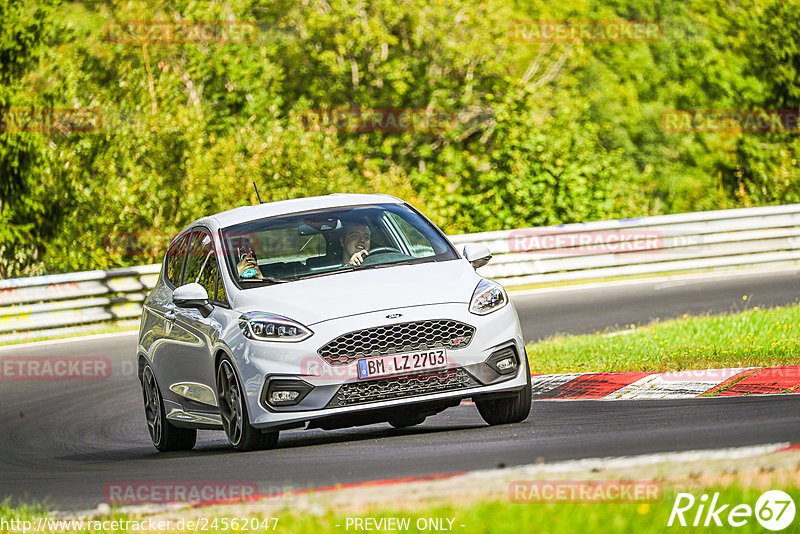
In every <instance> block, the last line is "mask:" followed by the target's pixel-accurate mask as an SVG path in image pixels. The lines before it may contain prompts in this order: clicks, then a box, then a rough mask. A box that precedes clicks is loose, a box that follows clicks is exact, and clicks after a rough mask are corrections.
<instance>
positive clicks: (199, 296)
mask: <svg viewBox="0 0 800 534" xmlns="http://www.w3.org/2000/svg"><path fill="white" fill-rule="evenodd" d="M172 302H174V303H175V305H176V306H179V307H181V308H197V309H198V310H199V311H200V313H201V314H203V317H208V315H209V314H210V313H211V311H212V310H213V309H214V307H213V306H212V305H211V303H210V302H209V299H208V292H207V291H206V288H204V287H203V286H201V285H200V284H198V283H196V282H193V283H191V284H186V285H182V286H181V287H179V288H176V289H175V291H173V292H172Z"/></svg>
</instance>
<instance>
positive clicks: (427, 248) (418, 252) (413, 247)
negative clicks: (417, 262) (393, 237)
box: [386, 213, 436, 258]
mask: <svg viewBox="0 0 800 534" xmlns="http://www.w3.org/2000/svg"><path fill="white" fill-rule="evenodd" d="M386 216H387V217H388V218H389V219H391V221H392V222H393V223H394V224H395V225H396V226H397V228H398V229H399V230H400V234H401V235H402V238H403V240H404V241H405V242H406V244H407V245H408V248H409V252H411V255H412V256H414V257H417V258H425V257H427V256H435V255H436V252H434V250H433V247H432V246H431V242H430V241H428V239H427V238H426V237H425V236H424V235H422V233H421V232H420V231H419V230H417V229H416V228H414V227H413V226H411V224H410V223H409V222H408V221H406V220H405V219H403V218H402V217H400V216H398V215H396V214H394V213H387V214H386Z"/></svg>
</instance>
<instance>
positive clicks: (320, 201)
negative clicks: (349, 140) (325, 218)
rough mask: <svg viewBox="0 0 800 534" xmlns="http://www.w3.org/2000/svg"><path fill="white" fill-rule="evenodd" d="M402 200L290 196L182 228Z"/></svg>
mask: <svg viewBox="0 0 800 534" xmlns="http://www.w3.org/2000/svg"><path fill="white" fill-rule="evenodd" d="M403 203H404V202H403V201H402V200H400V199H399V198H397V197H393V196H391V195H384V194H353V193H334V194H332V195H326V196H319V197H306V198H293V199H290V200H278V201H276V202H265V203H263V204H253V205H252V206H241V207H239V208H233V209H231V210H227V211H222V212H219V213H216V214H214V215H209V216H207V217H202V218H200V219H197V220H196V221H194V222H192V223H191V224H189V225H187V226H186V228H184V230H186V229H189V228H191V227H193V226H195V225H197V224H206V225H208V226H211V227H216V228H227V227H229V226H234V225H237V224H241V223H245V222H248V221H254V220H258V219H264V218H267V217H276V216H280V215H288V214H292V213H299V212H304V211H313V210H318V209H325V208H341V207H347V206H361V205H367V204H403Z"/></svg>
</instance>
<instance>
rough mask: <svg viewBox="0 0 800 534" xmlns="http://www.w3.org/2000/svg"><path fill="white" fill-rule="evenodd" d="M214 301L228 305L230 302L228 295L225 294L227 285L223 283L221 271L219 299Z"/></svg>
mask: <svg viewBox="0 0 800 534" xmlns="http://www.w3.org/2000/svg"><path fill="white" fill-rule="evenodd" d="M209 295H210V293H209ZM214 300H216V301H217V302H224V303H226V304H227V302H228V295H226V294H225V284H223V283H222V274H221V273H220V272H219V271H217V297H216V299H214Z"/></svg>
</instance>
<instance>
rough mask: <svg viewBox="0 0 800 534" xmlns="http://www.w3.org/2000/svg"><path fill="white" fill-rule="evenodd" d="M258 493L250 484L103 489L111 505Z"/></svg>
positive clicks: (194, 483)
mask: <svg viewBox="0 0 800 534" xmlns="http://www.w3.org/2000/svg"><path fill="white" fill-rule="evenodd" d="M261 493H263V492H260V491H259V486H258V484H257V483H255V482H250V481H247V482H230V481H222V482H218V481H206V482H202V481H192V482H111V483H109V484H106V485H105V488H104V490H103V495H104V498H105V502H106V503H108V504H110V505H114V506H129V505H134V504H167V503H199V502H210V501H237V500H246V499H248V498H250V497H253V496H255V495H259V494H261ZM267 493H268V494H269V493H275V492H272V491H270V492H267Z"/></svg>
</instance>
